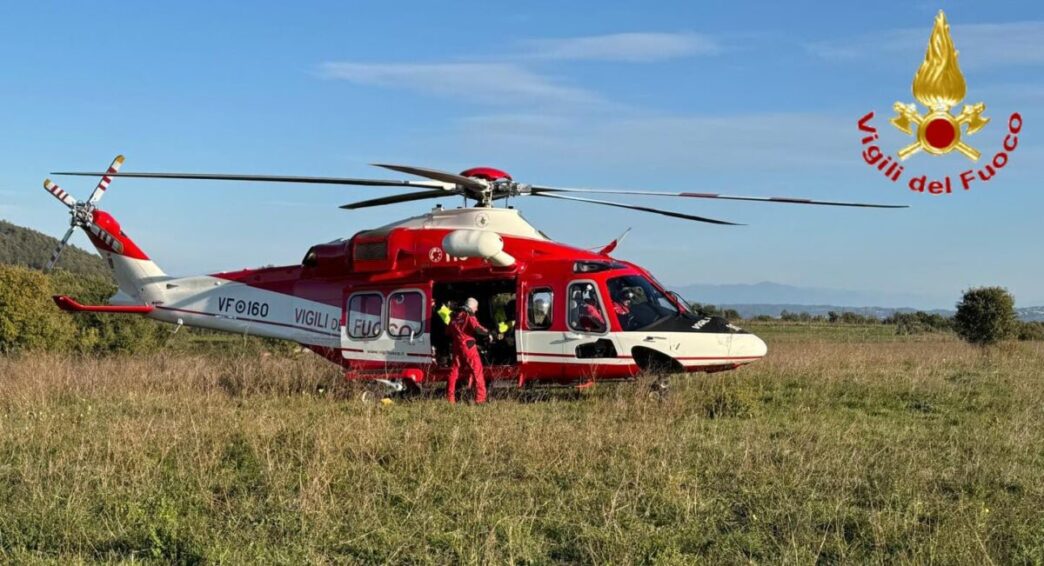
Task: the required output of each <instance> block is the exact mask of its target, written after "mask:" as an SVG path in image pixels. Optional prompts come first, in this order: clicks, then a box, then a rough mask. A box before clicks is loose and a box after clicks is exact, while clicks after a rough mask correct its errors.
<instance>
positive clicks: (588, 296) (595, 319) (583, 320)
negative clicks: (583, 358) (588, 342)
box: [569, 281, 609, 334]
mask: <svg viewBox="0 0 1044 566" xmlns="http://www.w3.org/2000/svg"><path fill="white" fill-rule="evenodd" d="M602 312H603V311H602V302H601V300H599V298H598V289H597V288H595V286H594V283H591V282H584V281H582V282H577V283H573V284H571V285H569V328H572V329H573V330H579V331H580V332H591V333H593V334H601V333H603V332H605V331H606V330H608V329H609V325H608V324H606V322H605V316H604V315H603V314H602Z"/></svg>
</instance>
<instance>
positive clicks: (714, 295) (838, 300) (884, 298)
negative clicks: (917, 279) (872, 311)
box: [677, 281, 954, 310]
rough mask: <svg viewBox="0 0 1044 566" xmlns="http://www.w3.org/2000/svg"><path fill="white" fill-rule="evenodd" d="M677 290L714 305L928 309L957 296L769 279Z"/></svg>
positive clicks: (948, 303)
mask: <svg viewBox="0 0 1044 566" xmlns="http://www.w3.org/2000/svg"><path fill="white" fill-rule="evenodd" d="M677 290H678V291H679V292H680V293H681V294H682V296H684V297H685V298H686V299H688V300H690V301H695V302H697V303H710V304H713V305H874V306H878V307H884V308H891V309H897V308H915V309H922V310H927V309H933V308H953V304H954V301H953V300H944V299H942V298H940V297H933V296H928V295H923V294H919V293H903V292H888V291H879V290H871V291H856V290H850V289H826V288H819V287H797V286H794V285H783V284H781V283H772V282H769V281H763V282H761V283H753V284H706V283H696V284H692V285H678V286H677ZM788 310H790V309H788Z"/></svg>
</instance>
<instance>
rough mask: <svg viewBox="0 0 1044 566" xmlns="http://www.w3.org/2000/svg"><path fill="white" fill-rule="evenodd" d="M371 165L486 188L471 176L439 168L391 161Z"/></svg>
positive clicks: (468, 186) (471, 186) (477, 189)
mask: <svg viewBox="0 0 1044 566" xmlns="http://www.w3.org/2000/svg"><path fill="white" fill-rule="evenodd" d="M370 165H373V166H375V167H383V168H385V169H391V170H392V171H398V172H399V173H407V174H409V175H416V176H418V177H426V178H428V179H434V180H436V181H443V182H446V183H453V184H455V185H459V186H461V187H467V188H469V189H474V190H476V191H481V190H483V189H485V188H486V184H485V183H482V182H481V181H477V180H475V179H472V178H471V177H465V176H463V175H457V174H456V173H448V172H446V171H439V170H438V169H428V168H427V167H414V166H412V165H393V164H390V163H371V164H370Z"/></svg>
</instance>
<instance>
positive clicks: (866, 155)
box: [858, 10, 1022, 195]
mask: <svg viewBox="0 0 1044 566" xmlns="http://www.w3.org/2000/svg"><path fill="white" fill-rule="evenodd" d="M912 90H913V96H914V98H915V99H917V102H920V103H921V105H923V106H924V107H925V109H924V112H922V111H921V110H920V108H919V107H918V106H917V104H915V103H912V102H910V103H905V102H896V103H895V104H894V105H893V106H892V108H893V109H894V110H895V117H893V118H892V119H891V120H890V122H891V124H892V126H894V127H895V128H896V129H898V130H899V131H901V132H903V133H904V134H906V135H908V136H911V137H913V140H912V141H911V142H910V143H909V145H906V146H904V147H902V148H900V149H899V150H898V151H896V152H895V156H892V155H886V153H885V151H883V150H882V149H881V147H880V146H879V136H878V132H877V128H876V127H874V126H873V125H871V121H872V120H873V119H874V112H873V111H871V112H869V113H867V114H866V115H865V116H863V117H862V118H860V119H859V122H858V126H859V131H860V132H861V133H862V135H863V138H862V145H863V160H864V161H866V163H867V164H868V165H870V166H871V167H874V168H876V169H877V170H878V171H881V173H882V174H883V175H884V176H885V178H886V179H888V180H890V181H892V182H893V183H899V182H905V183H906V185H907V186H908V187H909V188H910V190H912V191H914V192H918V193H929V194H933V195H942V194H950V193H952V192H954V190H957V189H960V190H965V191H968V190H971V189H972V187H973V186H975V185H976V184H979V183H986V182H988V181H990V180H991V179H993V178H994V177H995V176H996V175H997V174H998V173H999V172H1000V170H1001V169H1003V168H1004V167H1005V166H1006V165H1007V164H1008V160H1009V155H1010V154H1011V153H1012V152H1013V151H1015V148H1016V147H1018V145H1019V132H1020V131H1021V130H1022V116H1021V115H1020V114H1019V113H1018V112H1016V113H1013V114H1012V115H1011V116H1010V117H1009V118H1008V122H1007V131H1005V132H1004V134H1005V135H1004V137H1003V139H1002V140H1001V148H1000V149H999V150H998V151H997V152H996V153H994V154H993V155H992V156H990V158H988V159H982V152H981V151H980V150H979V149H977V148H976V147H975V146H974V145H972V144H973V140H972V136H974V135H975V134H977V133H979V132H980V131H982V130H983V128H985V127H986V125H987V124H989V123H990V118H989V117H987V116H986V115H985V112H986V104H985V103H983V102H977V103H975V104H965V105H963V107H962V108H961V111H960V112H958V113H955V112H954V109H955V107H956V106H957V105H958V104H960V103H961V101H963V100H964V98H965V95H966V90H967V85H966V84H965V82H964V74H962V73H961V68H960V66H959V65H958V64H957V49H955V48H954V46H953V38H951V37H950V26H949V24H947V23H946V15H945V14H943V12H942V10H940V11H939V15H938V16H936V17H935V26H934V27H933V28H932V35H931V37H930V38H929V39H928V51H927V52H926V53H925V56H924V63H921V67H920V68H919V69H917V73H916V74H915V75H914V80H913V89H912ZM980 139H986V140H988V138H987V136H986V135H985V134H983V135H981V136H979V137H978V138H975V143H978V140H980ZM955 151H956V152H957V153H959V154H960V155H963V156H964V157H966V158H967V159H968V160H969V161H971V162H973V163H974V165H973V166H972V168H970V169H966V170H963V171H960V172H959V173H954V174H953V175H947V176H945V177H943V178H942V179H933V178H929V177H928V175H917V174H910V175H906V165H905V164H906V161H907V159H910V158H911V157H913V156H914V155H917V154H919V153H922V152H923V153H925V154H928V155H930V156H933V157H937V156H943V155H947V154H950V153H952V152H955Z"/></svg>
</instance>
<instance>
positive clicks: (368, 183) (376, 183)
mask: <svg viewBox="0 0 1044 566" xmlns="http://www.w3.org/2000/svg"><path fill="white" fill-rule="evenodd" d="M51 174H52V175H75V176H79V177H94V176H98V175H103V176H104V175H108V176H110V177H133V178H137V179H191V180H199V181H249V182H262V183H304V184H313V185H360V186H365V187H419V188H422V189H424V188H429V189H451V188H453V186H452V185H453V184H452V183H439V182H435V181H400V180H392V179H352V178H344V177H298V176H291V175H236V174H225V173H111V174H110V173H108V172H105V173H91V172H83V171H57V172H54V173H51Z"/></svg>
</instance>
